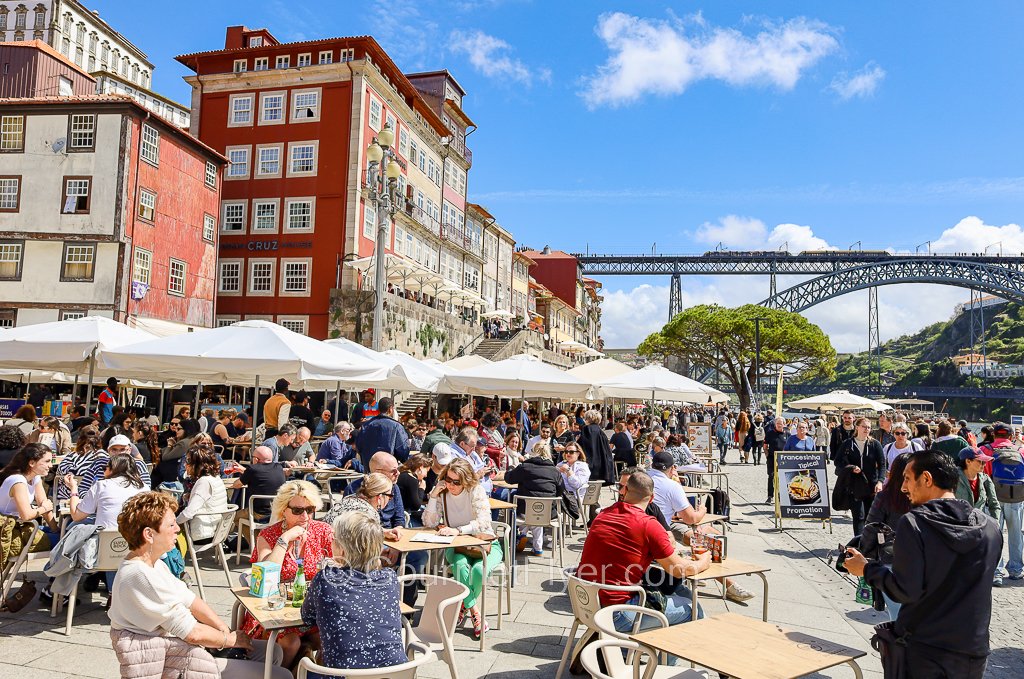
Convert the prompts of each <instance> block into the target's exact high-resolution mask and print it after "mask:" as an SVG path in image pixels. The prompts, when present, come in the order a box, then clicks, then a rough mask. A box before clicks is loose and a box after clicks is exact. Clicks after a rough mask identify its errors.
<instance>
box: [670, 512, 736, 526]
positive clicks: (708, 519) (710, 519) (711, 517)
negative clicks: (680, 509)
mask: <svg viewBox="0 0 1024 679" xmlns="http://www.w3.org/2000/svg"><path fill="white" fill-rule="evenodd" d="M728 520H729V517H728V516H726V515H725V514H705V515H704V518H703V519H701V520H700V521H698V522H696V523H687V524H683V525H686V526H703V525H704V524H707V523H718V522H719V521H728ZM676 523H682V522H681V521H676Z"/></svg>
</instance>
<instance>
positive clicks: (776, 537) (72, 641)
mask: <svg viewBox="0 0 1024 679" xmlns="http://www.w3.org/2000/svg"><path fill="white" fill-rule="evenodd" d="M731 457H735V453H732V454H731ZM726 470H727V471H729V472H730V481H731V493H732V498H733V502H734V505H733V517H734V525H733V527H732V528H731V530H730V533H729V535H730V542H729V554H730V556H733V557H736V558H739V559H743V560H745V561H751V562H754V563H760V564H764V565H766V566H770V567H771V568H772V570H771V572H770V573H769V574H768V582H769V585H770V594H769V601H770V603H769V619H770V620H771V621H772V622H776V623H778V624H780V625H783V626H785V627H787V628H790V629H793V630H795V631H798V632H804V633H806V634H813V635H816V636H820V637H823V638H825V639H828V640H831V641H835V642H840V643H843V644H846V645H848V646H853V647H856V648H860V649H863V650H866V651H869V655H868V656H866V657H864V658H862V659H861V661H860V665H861V667H862V668H863V669H864V675H865V677H868V678H876V679H877V678H879V677H881V667H880V664H879V661H878V658H877V656H875V655H874V654H873V653H870V646H869V643H868V640H869V638H870V636H871V626H872V625H874V624H876V623H878V622H881V621H883V620H885V619H886V616H885V614H884V613H883V614H880V613H876V612H874V611H873V610H871V609H868V608H865V607H864V606H861V605H859V604H857V603H855V601H854V589H855V588H854V581H853V580H852V579H850V578H848V577H844V576H842V575H840V574H838V573H836V572H835V570H834V569H833V568H832V567H831V566H830V565H829V563H828V561H829V558H830V556H831V555H832V554H833V553H834V551H835V549H836V547H837V545H838V544H839V543H840V542H844V543H845V542H846V541H847V540H848V539H849V537H850V534H851V528H850V521H849V519H848V518H847V517H846V516H841V517H839V518H838V519H837V520H836V521H835V523H834V526H833V531H834V532H833V534H831V535H830V534H829V531H828V528H827V527H826V528H824V529H822V528H821V526H820V524H816V523H796V522H790V523H788V524H787V530H786V531H785V532H784V533H778V532H776V531H775V530H773V528H772V520H771V514H770V512H769V508H768V507H767V506H766V505H762V504H760V503H761V501H763V500H764V495H765V490H764V486H765V467H764V466H763V465H762V466H757V467H754V466H750V465H729V466H727V467H726ZM606 499H607V496H606ZM581 545H582V533H577V534H576V536H575V537H574V538H573V539H571V540H570V541H569V546H568V549H567V550H566V553H565V559H566V565H570V564H573V563H575V562H576V560H577V558H578V556H579V551H580V549H581ZM550 554H551V552H550V551H548V552H546V554H545V558H543V559H540V560H538V559H533V560H532V563H531V564H530V565H529V566H528V567H526V566H520V568H519V569H518V574H519V578H520V580H519V583H518V584H517V586H516V588H515V589H514V590H513V594H512V612H511V615H510V616H508V617H506V618H505V622H504V624H503V626H502V629H500V630H498V629H494V628H495V627H496V620H495V617H494V616H493V615H491V616H490V617H489V621H490V624H491V627H492V629H491V631H490V632H489V633H488V635H487V644H486V650H485V651H483V652H480V651H479V650H478V648H479V644H478V642H475V641H474V640H473V639H472V637H471V635H470V628H469V627H468V623H467V627H466V628H465V630H463V631H462V632H461V633H460V634H459V637H458V646H459V648H460V653H459V658H458V662H459V665H460V667H459V673H460V678H461V679H473V678H474V677H492V678H495V679H519V678H520V677H524V678H525V677H553V676H554V674H555V670H556V669H557V667H558V658H559V655H560V654H561V651H562V648H563V647H564V643H565V636H566V634H567V632H568V627H569V626H570V625H571V624H572V616H571V613H570V611H569V602H568V599H567V598H566V596H565V595H564V594H563V593H562V589H563V581H562V580H561V579H560V578H559V577H558V576H559V570H558V568H557V562H556V567H554V568H552V567H551V566H549V564H548V559H547V556H548V555H550ZM520 561H521V563H522V557H520ZM39 563H41V562H35V564H36V566H35V568H36V569H38V564H39ZM232 563H233V562H232ZM205 565H206V566H207V569H206V570H205V571H204V583H205V584H206V586H207V594H208V598H209V599H210V601H211V603H212V604H213V607H214V609H215V610H217V612H218V613H220V614H221V615H222V616H225V617H226V616H228V615H229V613H230V609H231V603H232V600H233V598H232V596H231V595H230V593H229V592H228V591H227V589H226V587H225V585H226V583H225V581H224V576H223V574H222V573H221V572H220V570H219V569H217V570H215V564H214V563H213V562H212V561H211V560H206V562H205ZM235 570H238V571H241V570H242V569H241V568H238V569H235ZM39 577H40V578H41V577H42V576H41V575H40V576H39ZM1008 582H1009V581H1008ZM740 584H743V585H744V586H745V587H747V588H748V589H750V591H752V592H754V593H755V595H756V596H755V598H754V599H753V600H751V601H750V602H749V604H748V605H741V604H733V603H729V604H725V603H723V602H722V600H721V599H718V598H712V595H711V593H712V592H713V591H714V588H712V587H706V588H702V589H701V594H702V598H701V603H702V605H703V607H704V609H705V611H706V612H707V613H709V614H712V615H713V614H716V613H720V612H723V611H725V610H727V609H728V610H731V611H733V612H739V613H742V614H743V615H748V616H751V617H755V618H756V617H759V616H760V614H761V581H760V579H758V578H757V577H746V578H741V579H740ZM86 596H87V597H88V596H89V595H86ZM494 596H495V590H494V589H493V588H492V590H491V592H490V598H489V603H488V609H489V611H490V612H491V613H493V612H494V611H495V610H496V607H495V603H496V601H495V598H494ZM994 599H995V614H994V616H993V624H992V648H993V654H992V657H991V660H990V662H989V672H988V674H987V675H986V676H987V677H992V678H993V679H1010V678H1011V677H1021V676H1024V652H1022V650H1021V648H1020V647H1021V639H1022V625H1024V623H1022V622H1021V620H1020V615H1019V612H1020V610H1021V606H1022V604H1024V582H1011V583H1009V584H1008V586H1006V587H1004V588H1002V589H997V590H995V593H994ZM101 603H102V598H101V597H100V596H94V598H93V599H92V600H91V601H90V600H89V599H86V600H85V601H83V602H82V603H81V604H80V606H79V609H78V611H77V613H76V616H75V626H74V629H73V630H72V634H71V636H70V637H65V636H64V634H63V618H62V617H61V618H59V619H51V618H50V617H49V613H48V611H46V610H43V609H42V608H41V606H40V605H39V602H38V600H37V601H35V602H33V604H32V605H30V606H29V607H28V608H26V609H25V610H23V611H22V612H21V613H19V614H18V615H16V616H15V615H10V614H6V613H5V614H0V676H5V677H13V678H17V679H57V678H58V677H60V678H65V677H97V678H108V677H117V676H118V667H117V663H116V661H115V659H114V654H113V652H112V651H111V649H110V640H109V638H108V635H107V630H108V624H107V617H106V614H105V613H104V611H103V610H102V608H101ZM679 633H680V634H685V627H684V628H680V630H679ZM730 641H731V644H730V646H731V647H732V648H733V649H735V650H736V651H742V648H743V639H733V640H730ZM420 676H423V677H427V678H430V679H433V678H436V679H444V678H446V677H448V676H449V674H448V669H447V666H446V665H444V664H443V663H441V662H435V663H431V664H429V665H427V666H426V667H424V668H423V670H422V671H421V673H420ZM815 676H828V677H844V678H845V677H852V676H853V673H852V672H851V670H850V668H849V667H847V666H840V667H837V668H833V669H832V670H830V671H828V672H826V673H822V674H821V675H815Z"/></svg>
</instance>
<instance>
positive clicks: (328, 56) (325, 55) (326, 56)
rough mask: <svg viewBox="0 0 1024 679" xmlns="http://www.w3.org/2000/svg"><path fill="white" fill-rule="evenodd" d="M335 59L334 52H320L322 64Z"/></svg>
mask: <svg viewBox="0 0 1024 679" xmlns="http://www.w3.org/2000/svg"><path fill="white" fill-rule="evenodd" d="M333 61H334V53H333V52H321V53H320V63H321V64H330V63H332V62H333Z"/></svg>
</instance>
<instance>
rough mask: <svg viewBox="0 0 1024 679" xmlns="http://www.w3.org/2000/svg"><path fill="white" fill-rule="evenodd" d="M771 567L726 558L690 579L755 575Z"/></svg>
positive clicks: (715, 578) (765, 571)
mask: <svg viewBox="0 0 1024 679" xmlns="http://www.w3.org/2000/svg"><path fill="white" fill-rule="evenodd" d="M770 570H771V568H769V567H768V566H758V565H757V564H756V563H749V562H747V561H740V560H739V559H729V558H727V559H725V561H723V562H722V563H713V564H711V567H710V568H708V569H707V570H706V571H701V572H700V573H697V574H696V575H693V576H690V577H689V578H688V579H689V580H717V579H718V578H731V577H732V576H734V575H753V574H754V573H767V572H768V571H770Z"/></svg>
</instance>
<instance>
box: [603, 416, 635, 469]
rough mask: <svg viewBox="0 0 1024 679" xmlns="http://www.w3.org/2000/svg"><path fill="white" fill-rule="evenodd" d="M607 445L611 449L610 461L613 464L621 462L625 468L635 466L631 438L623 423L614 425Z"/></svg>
mask: <svg viewBox="0 0 1024 679" xmlns="http://www.w3.org/2000/svg"><path fill="white" fill-rule="evenodd" d="M609 444H610V445H611V448H612V459H613V460H614V461H615V462H622V463H623V464H625V465H626V466H627V467H635V466H636V453H635V452H634V451H633V437H632V436H630V435H629V432H627V431H626V423H625V422H622V421H619V422H616V423H615V433H614V434H612V436H611V440H610V441H609Z"/></svg>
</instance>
